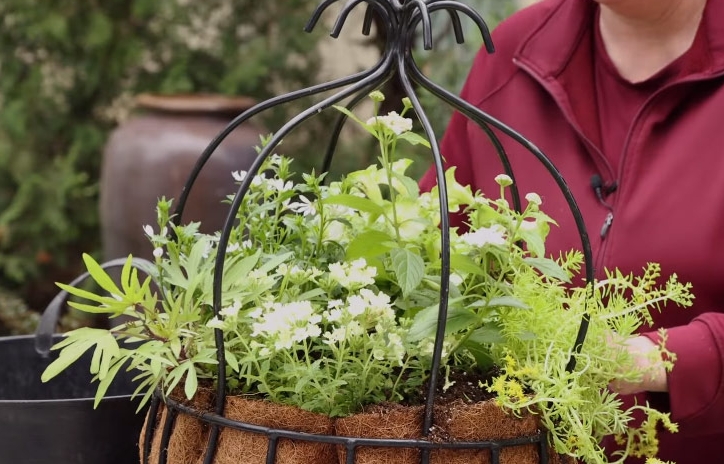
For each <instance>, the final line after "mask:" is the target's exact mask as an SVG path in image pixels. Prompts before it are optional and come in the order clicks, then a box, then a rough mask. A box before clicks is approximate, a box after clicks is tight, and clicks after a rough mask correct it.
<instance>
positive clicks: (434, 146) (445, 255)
mask: <svg viewBox="0 0 724 464" xmlns="http://www.w3.org/2000/svg"><path fill="white" fill-rule="evenodd" d="M337 1H338V0H324V1H323V2H322V3H321V4H320V5H319V6H318V7H317V9H316V10H315V11H314V13H313V14H312V17H311V19H310V20H309V22H308V23H307V25H306V28H305V30H306V31H307V32H310V31H312V30H313V29H314V27H315V26H316V25H317V23H318V22H319V20H320V17H321V16H322V14H323V13H324V12H325V10H327V8H328V7H330V6H331V5H333V4H335V3H337ZM362 3H364V4H366V12H365V17H364V23H363V30H362V33H363V34H364V35H369V34H370V31H371V25H372V22H373V17H374V15H377V16H378V17H379V18H380V19H381V24H383V25H384V27H385V28H386V44H385V49H384V51H383V53H382V56H381V58H380V60H379V62H378V63H377V64H376V65H375V66H374V67H372V68H371V69H369V70H366V71H363V72H360V73H357V74H354V75H352V76H349V77H344V78H341V79H338V80H334V81H331V82H326V83H323V84H319V85H316V86H313V87H309V88H306V89H302V90H298V91H295V92H291V93H288V94H286V95H281V96H278V97H275V98H271V99H269V100H267V101H264V102H262V103H260V104H257V105H256V106H254V107H252V108H251V109H249V110H248V111H245V112H244V113H242V114H241V115H239V116H238V117H236V118H235V119H233V120H232V121H231V122H230V123H229V124H228V126H227V127H226V128H225V129H224V130H223V131H222V132H221V133H219V134H218V135H217V136H216V137H215V138H214V139H213V140H212V141H211V142H210V144H209V145H208V147H207V148H206V150H205V151H204V152H203V153H202V154H201V156H200V157H199V159H198V162H197V164H196V166H195V167H194V169H193V170H192V172H191V173H190V175H189V178H188V180H187V182H186V185H185V187H184V189H183V191H182V192H181V195H180V197H179V199H178V204H177V208H176V211H175V216H174V221H176V223H177V224H178V223H180V221H181V217H182V215H183V211H184V206H185V203H186V200H187V198H188V196H189V192H190V191H191V189H192V187H193V186H194V182H195V180H196V178H197V176H198V175H199V173H200V172H201V170H202V169H203V168H204V165H205V163H206V162H207V161H208V160H209V158H210V157H211V156H212V155H213V153H214V151H215V150H216V149H217V147H218V146H219V145H220V144H221V142H222V141H223V140H224V139H225V138H226V137H227V136H228V135H229V134H230V133H231V132H232V131H234V130H235V129H236V128H237V127H239V126H240V125H241V124H243V123H244V122H245V121H247V120H249V119H250V118H252V117H254V116H256V115H257V114H259V113H262V112H264V111H266V110H268V109H270V108H272V107H275V106H277V105H282V104H285V103H288V102H291V101H293V100H297V99H300V98H303V97H308V96H312V95H316V94H320V93H323V92H329V91H334V90H337V89H341V90H338V91H337V92H336V93H334V94H333V95H332V96H329V97H327V98H324V99H323V100H322V101H320V102H319V103H316V104H314V105H313V106H311V107H309V108H307V109H306V110H304V111H302V112H301V113H299V114H298V115H297V116H296V117H294V118H293V119H291V120H289V121H288V122H287V123H286V124H284V125H283V126H282V127H281V128H280V129H279V130H278V131H277V132H276V133H274V135H273V137H272V138H271V140H270V141H269V142H268V144H267V145H266V146H265V147H264V148H263V149H262V150H261V152H260V154H259V155H258V157H257V159H256V160H255V161H254V162H253V164H252V165H251V166H250V167H249V170H248V175H247V176H246V177H245V179H244V181H243V182H242V183H241V185H240V187H239V189H238V191H237V192H236V196H235V197H234V200H233V201H232V203H231V206H230V209H229V213H228V216H227V219H226V223H225V226H224V228H223V230H222V231H221V236H220V239H219V243H218V254H217V257H216V262H215V271H214V286H213V310H214V313H215V315H216V316H218V315H219V311H220V309H221V301H222V298H221V297H222V294H221V292H222V275H223V267H224V256H225V251H226V248H227V246H228V243H229V239H230V233H231V230H232V228H233V225H234V221H235V217H236V214H237V211H238V210H239V208H240V205H241V202H242V200H243V198H244V196H245V195H246V193H247V191H248V190H249V188H250V186H251V181H252V179H253V177H254V176H255V175H256V174H257V172H258V171H259V170H260V168H261V166H262V163H263V162H264V161H265V160H266V159H267V158H268V157H269V156H270V155H271V154H272V153H273V150H274V149H275V148H276V147H277V146H278V145H279V143H280V142H281V141H282V139H283V138H284V137H285V136H287V135H288V134H289V133H290V132H292V131H293V130H294V129H295V128H297V127H299V126H300V125H301V124H302V123H304V122H305V121H306V120H308V119H310V118H312V117H314V116H315V115H317V114H318V113H320V112H322V111H324V110H326V109H328V108H330V107H332V106H333V105H336V104H339V103H340V102H343V101H345V100H348V106H347V107H348V108H350V109H351V108H353V107H355V106H356V105H357V104H358V103H359V102H360V101H361V100H362V99H363V98H364V97H365V96H367V95H368V94H369V93H370V92H371V91H372V90H374V89H378V88H380V87H381V86H382V85H383V84H385V83H386V82H387V81H389V80H390V79H393V78H395V79H398V80H399V83H400V84H401V86H402V87H403V89H404V91H405V93H406V95H407V97H409V99H410V101H411V102H412V106H413V109H414V111H415V113H416V114H417V117H418V119H419V121H420V123H421V125H422V127H423V129H424V131H425V135H426V136H427V138H428V140H429V141H430V144H431V151H432V157H433V162H434V167H435V172H436V176H437V182H438V185H439V186H440V189H439V201H440V206H441V227H440V228H441V249H442V257H441V259H442V271H441V272H442V278H441V282H440V302H439V314H438V327H437V332H436V339H435V344H434V351H433V359H432V365H431V366H430V373H431V374H430V377H431V378H430V382H429V391H428V394H427V396H426V402H425V409H424V424H423V428H424V429H423V435H424V436H428V434H429V432H430V429H431V426H432V424H433V403H434V400H435V386H436V385H437V378H438V371H439V370H440V363H441V353H442V343H443V335H444V333H445V322H446V317H447V309H448V293H449V282H448V280H449V275H450V251H449V246H450V237H449V230H448V229H449V218H448V207H447V205H448V201H447V194H446V189H445V176H444V170H443V161H442V157H441V154H440V148H439V145H438V141H437V139H436V137H435V133H434V131H433V127H432V125H431V123H430V120H429V119H428V117H427V116H426V114H425V111H424V109H423V107H422V105H421V103H420V100H419V98H418V96H417V94H416V91H415V88H414V86H413V84H416V85H418V86H420V87H421V88H423V89H425V90H427V91H429V92H430V93H431V94H432V95H434V96H435V97H437V98H439V99H440V100H441V101H442V102H445V103H446V104H448V105H450V106H451V107H452V108H454V109H455V110H457V111H459V112H460V113H462V114H463V115H465V116H466V117H467V118H469V119H470V120H472V121H473V122H475V123H476V124H477V125H478V126H479V127H480V128H481V129H482V130H483V131H484V132H485V133H486V134H487V136H488V138H489V140H490V142H491V143H492V145H493V146H494V147H495V149H496V151H497V152H498V154H499V157H500V161H501V163H502V165H503V167H504V170H505V172H506V174H507V175H508V176H510V177H511V178H512V179H515V177H514V173H513V172H512V168H511V165H510V163H509V161H508V157H507V155H506V152H505V149H504V148H503V144H502V143H501V141H500V140H499V138H498V137H497V136H496V133H495V132H494V131H493V128H494V129H496V130H497V131H498V132H499V133H502V134H504V135H505V136H507V137H509V138H510V139H512V140H513V141H514V142H516V143H518V144H520V145H521V146H523V147H524V148H525V149H526V150H527V151H529V152H530V153H531V154H532V155H533V156H534V157H535V158H536V159H537V160H538V161H539V162H540V163H542V164H543V165H544V166H545V168H546V169H547V171H548V172H549V173H550V175H551V176H552V178H553V179H554V180H555V182H556V183H557V185H558V187H559V188H560V190H561V192H562V194H563V195H564V197H565V199H566V201H567V203H568V205H569V207H570V210H571V212H572V214H573V217H574V220H575V224H576V226H577V229H578V233H579V235H580V239H581V245H582V250H583V255H584V259H585V276H586V281H587V283H588V284H591V283H592V282H593V265H592V256H591V245H590V242H589V238H588V234H587V232H586V228H585V225H584V222H583V218H582V216H581V212H580V210H579V208H578V206H577V205H576V201H575V199H574V198H573V195H572V193H571V191H570V189H569V188H568V186H567V184H566V182H565V181H564V179H563V178H562V176H561V174H560V173H559V172H558V171H557V169H556V168H555V166H554V165H553V164H552V162H551V161H550V160H549V159H548V158H547V157H546V155H544V154H543V153H542V152H541V150H539V149H538V148H537V147H536V146H535V145H534V144H532V143H531V142H530V141H528V140H527V139H526V138H525V137H523V136H522V135H521V134H519V133H518V132H516V131H515V130H513V129H512V128H511V127H509V126H507V125H505V124H504V123H502V122H500V121H498V120H497V119H495V118H494V117H492V116H490V115H488V114H486V113H484V112H482V111H480V110H479V109H477V108H476V107H474V106H473V105H471V104H469V103H467V102H465V101H463V100H462V99H460V98H458V97H457V96H455V95H454V94H452V93H450V92H449V91H447V90H445V89H443V88H441V87H440V86H438V85H436V84H435V83H434V82H432V81H431V80H430V79H429V78H427V77H426V76H425V75H424V74H423V73H422V71H421V70H420V68H419V67H418V65H417V63H416V62H415V59H414V58H413V54H412V48H413V46H414V43H415V41H416V37H417V34H418V32H417V30H418V27H419V26H420V23H422V39H423V46H424V48H425V49H426V50H430V49H432V47H433V40H432V22H431V14H432V13H435V12H438V11H443V12H445V13H447V14H448V15H449V19H450V21H451V22H452V26H453V31H454V34H455V38H456V40H457V42H458V43H463V42H464V36H463V28H462V25H461V19H460V17H461V15H463V16H466V17H468V18H469V19H471V20H472V21H473V22H474V23H475V25H476V26H477V28H478V29H479V31H480V33H481V34H482V37H483V40H484V45H485V48H486V49H487V51H488V52H489V53H493V51H494V47H493V43H492V39H491V36H490V33H489V30H488V27H487V25H486V23H485V21H484V20H483V18H482V17H481V16H480V15H479V14H478V13H477V12H476V11H474V10H473V9H472V8H470V7H469V6H466V5H464V4H462V3H459V2H457V1H454V0H349V1H348V2H347V3H346V4H345V5H344V6H343V7H342V9H341V12H340V13H339V16H338V17H337V20H336V23H335V24H334V26H333V29H332V32H331V36H332V37H334V38H336V37H338V35H339V34H340V32H341V31H342V29H343V27H344V25H345V22H346V20H347V18H348V16H349V14H350V12H351V11H352V10H353V9H354V8H356V7H358V6H359V5H360V4H362ZM345 122H346V116H345V115H340V117H339V119H338V121H337V123H336V126H335V127H334V129H333V131H332V135H331V140H330V143H329V148H328V151H327V153H326V156H325V159H324V164H323V171H325V172H326V170H328V168H329V166H330V164H331V159H332V156H333V154H334V152H335V148H336V146H337V142H338V138H339V134H340V131H341V130H342V127H343V126H344V124H345ZM515 185H516V184H515V183H513V186H512V191H511V192H512V196H513V205H514V207H515V208H516V209H517V210H520V196H519V193H518V191H517V189H516V187H515ZM587 328H588V317H584V318H583V319H582V321H581V324H580V327H579V330H578V335H577V338H576V340H575V341H573V347H574V349H573V355H572V356H571V358H570V360H569V363H568V365H567V369H568V370H569V371H571V370H573V368H574V367H575V362H576V354H577V353H579V352H580V349H581V346H582V344H583V341H584V339H585V336H586V331H587ZM215 342H216V347H217V359H218V364H219V372H224V371H225V366H226V362H225V359H224V340H223V334H222V331H221V330H220V329H216V339H215ZM225 398H226V380H225V378H224V375H219V376H218V379H217V394H216V403H215V410H214V412H213V413H210V412H205V411H201V410H198V409H196V408H194V407H191V406H188V405H184V404H182V403H180V402H177V401H174V400H173V399H171V398H166V399H165V400H162V399H161V395H160V394H157V395H155V397H154V399H153V400H152V404H151V407H150V411H149V415H148V417H149V419H148V421H147V424H146V430H145V440H144V449H143V450H142V455H143V464H156V463H149V460H150V458H149V456H150V453H151V443H152V441H153V437H154V434H155V433H156V432H157V431H156V430H155V428H157V427H161V428H162V432H161V453H160V457H159V462H158V464H165V463H166V460H167V456H166V452H165V449H166V447H167V446H168V443H169V440H170V436H171V432H172V431H173V428H174V421H175V419H176V417H177V416H178V415H179V414H185V415H189V416H193V417H195V418H198V419H199V420H200V421H203V422H205V423H207V424H208V425H209V427H210V435H209V441H208V444H207V448H206V450H205V455H204V461H203V462H204V464H211V463H213V462H214V455H215V451H216V447H217V442H218V439H219V433H220V429H221V428H223V427H228V428H232V429H237V430H242V431H248V432H252V433H256V434H262V435H264V436H266V437H267V438H268V442H269V446H268V452H267V456H266V462H267V463H268V464H273V463H275V462H276V455H277V444H278V442H279V440H280V439H294V440H301V441H312V442H324V443H329V444H335V445H337V446H342V447H344V448H345V449H346V451H347V453H346V462H347V463H348V464H352V463H354V462H355V451H356V450H357V449H358V448H360V447H368V446H372V447H391V448H416V449H418V450H420V456H421V462H422V463H423V464H428V463H429V461H430V451H431V450H433V449H489V450H490V456H491V462H493V463H495V464H498V463H499V462H500V457H499V456H500V450H501V449H502V448H505V447H511V446H521V445H530V444H536V445H537V446H538V449H539V456H540V462H541V463H547V462H548V461H549V457H548V456H549V453H548V439H547V436H546V434H545V433H544V432H542V433H538V434H535V435H532V436H526V437H521V438H517V439H513V440H500V441H479V442H459V441H458V442H450V443H445V442H442V443H441V442H433V441H429V440H425V439H414V440H412V439H411V440H403V439H371V438H354V437H351V438H350V437H340V436H331V435H314V434H307V433H300V432H293V431H289V430H280V429H271V428H267V427H260V426H257V425H252V424H248V423H243V422H239V421H234V420H231V419H229V418H227V417H225V416H224V404H225ZM164 401H165V406H166V407H167V409H168V414H167V415H166V420H165V421H164V422H163V423H162V424H159V425H158V426H157V425H156V420H155V418H156V416H157V414H158V412H159V408H160V405H161V403H162V402H164Z"/></svg>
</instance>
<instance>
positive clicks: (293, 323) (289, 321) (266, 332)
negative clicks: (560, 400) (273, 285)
mask: <svg viewBox="0 0 724 464" xmlns="http://www.w3.org/2000/svg"><path fill="white" fill-rule="evenodd" d="M249 316H250V317H251V318H253V319H254V320H257V321H259V322H254V323H253V324H252V333H251V336H252V337H254V338H259V339H264V340H266V341H267V342H269V341H271V342H273V345H274V348H275V349H276V350H289V349H290V348H291V347H292V346H293V345H294V344H296V343H301V342H303V341H305V340H307V339H308V338H315V337H319V336H320V335H321V334H322V329H321V328H320V326H319V325H318V324H319V323H320V322H322V316H321V315H320V314H318V313H317V312H316V311H315V310H314V306H312V303H311V302H310V301H307V300H304V301H294V302H291V303H268V304H266V305H264V307H262V308H257V309H255V310H254V311H252V312H251V313H250V314H249ZM264 345H265V346H267V347H268V346H269V343H264Z"/></svg>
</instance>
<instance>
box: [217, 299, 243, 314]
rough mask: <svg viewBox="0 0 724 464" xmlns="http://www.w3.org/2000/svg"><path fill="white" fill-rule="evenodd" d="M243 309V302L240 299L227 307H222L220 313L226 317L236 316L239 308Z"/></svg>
mask: <svg viewBox="0 0 724 464" xmlns="http://www.w3.org/2000/svg"><path fill="white" fill-rule="evenodd" d="M240 309H241V303H239V302H238V301H235V302H234V303H233V304H232V305H231V306H226V307H225V308H221V310H220V311H219V314H221V315H222V316H224V317H236V316H237V315H238V314H239V310H240Z"/></svg>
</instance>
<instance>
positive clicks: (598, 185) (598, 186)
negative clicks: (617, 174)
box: [591, 174, 616, 239]
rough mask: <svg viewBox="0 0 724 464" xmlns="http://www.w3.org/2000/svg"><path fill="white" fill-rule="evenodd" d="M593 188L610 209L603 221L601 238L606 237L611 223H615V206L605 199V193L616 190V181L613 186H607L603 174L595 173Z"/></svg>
mask: <svg viewBox="0 0 724 464" xmlns="http://www.w3.org/2000/svg"><path fill="white" fill-rule="evenodd" d="M591 188H593V193H595V194H596V198H598V201H599V202H600V203H601V204H602V205H603V206H604V207H605V208H606V209H607V210H608V214H606V219H604V221H603V226H601V239H604V238H606V235H608V231H609V230H610V229H611V224H613V207H612V206H611V205H610V204H608V203H607V202H606V200H605V199H604V193H605V194H609V193H611V192H613V191H615V190H616V183H613V184H612V185H611V186H606V185H604V184H603V179H601V176H599V175H598V174H594V175H593V176H591ZM604 190H605V192H604Z"/></svg>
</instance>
